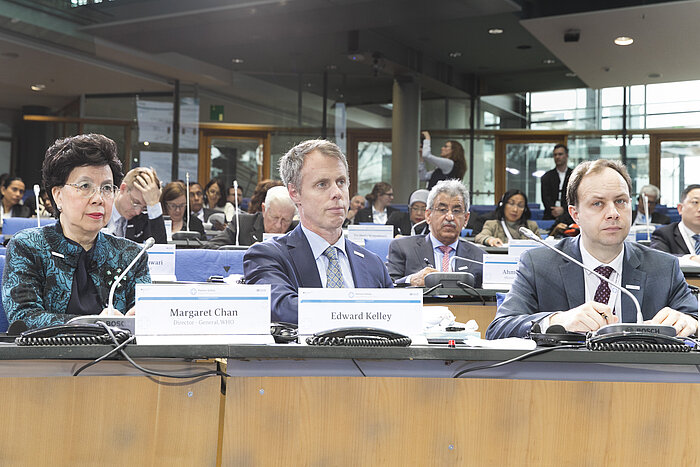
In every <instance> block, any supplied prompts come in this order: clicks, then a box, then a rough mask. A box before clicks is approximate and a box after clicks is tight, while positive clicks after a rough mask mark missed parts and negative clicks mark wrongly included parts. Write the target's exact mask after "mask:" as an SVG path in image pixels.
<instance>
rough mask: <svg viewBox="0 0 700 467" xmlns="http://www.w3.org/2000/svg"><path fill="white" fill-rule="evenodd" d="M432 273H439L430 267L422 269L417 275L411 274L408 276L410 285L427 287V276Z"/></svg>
mask: <svg viewBox="0 0 700 467" xmlns="http://www.w3.org/2000/svg"><path fill="white" fill-rule="evenodd" d="M431 272H438V270H437V269H435V268H431V267H430V266H428V267H425V268H423V269H421V270H420V271H418V272H417V273H415V274H411V275H410V276H408V279H409V282H410V284H411V285H412V286H414V287H423V286H425V276H427V275H428V274H430V273H431Z"/></svg>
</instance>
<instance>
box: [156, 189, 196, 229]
mask: <svg viewBox="0 0 700 467" xmlns="http://www.w3.org/2000/svg"><path fill="white" fill-rule="evenodd" d="M160 205H161V206H162V207H163V214H165V215H166V216H170V220H171V221H172V233H176V232H180V231H182V230H191V231H193V232H198V233H199V238H200V239H202V240H204V239H205V238H206V236H205V234H204V226H203V225H202V221H200V220H199V218H198V217H197V216H187V215H186V214H185V211H186V210H187V189H186V188H185V184H184V183H182V182H170V183H168V184H167V185H165V188H163V192H162V193H161V195H160ZM188 217H189V229H188V228H187V221H188Z"/></svg>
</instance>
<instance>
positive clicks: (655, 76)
mask: <svg viewBox="0 0 700 467" xmlns="http://www.w3.org/2000/svg"><path fill="white" fill-rule="evenodd" d="M661 76H662V75H661V73H649V74H648V75H647V77H648V78H661Z"/></svg>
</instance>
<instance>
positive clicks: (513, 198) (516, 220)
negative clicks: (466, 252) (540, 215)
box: [474, 189, 539, 246]
mask: <svg viewBox="0 0 700 467" xmlns="http://www.w3.org/2000/svg"><path fill="white" fill-rule="evenodd" d="M529 219H530V208H529V207H528V206H527V197H526V196H525V193H523V192H522V191H520V190H518V189H512V190H508V191H506V192H505V194H504V195H503V197H502V198H501V201H500V202H499V203H498V207H497V208H496V219H494V220H488V221H486V222H485V223H484V228H483V229H482V230H481V232H479V234H478V235H477V236H476V237H475V238H474V243H483V244H484V245H486V246H503V245H504V244H505V243H509V242H510V240H511V239H515V240H523V239H526V238H527V237H526V236H524V235H522V234H521V233H520V232H519V230H518V229H520V227H527V228H528V229H530V230H532V231H533V232H534V233H535V235H539V229H538V227H537V223H536V222H535V221H531V220H529Z"/></svg>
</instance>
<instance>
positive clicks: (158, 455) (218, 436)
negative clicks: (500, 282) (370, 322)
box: [0, 345, 700, 466]
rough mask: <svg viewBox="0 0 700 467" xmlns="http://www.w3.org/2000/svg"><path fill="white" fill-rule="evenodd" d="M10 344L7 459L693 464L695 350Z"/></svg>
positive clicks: (698, 402)
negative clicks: (118, 348) (155, 373)
mask: <svg viewBox="0 0 700 467" xmlns="http://www.w3.org/2000/svg"><path fill="white" fill-rule="evenodd" d="M109 349H110V348H109V347H107V346H55V347H24V348H21V347H17V346H14V345H4V346H2V347H0V388H1V389H2V391H3V393H4V397H3V398H2V402H0V410H2V413H3V415H4V422H5V423H4V425H5V430H4V433H3V436H2V438H0V464H2V465H20V464H21V465H97V464H99V465H188V466H191V465H225V466H229V465H235V466H248V465H250V466H258V465H266V466H267V465H285V466H286V465H323V466H325V465H353V466H354V465H673V464H677V465H697V464H698V462H699V461H700V459H699V457H700V451H699V450H698V439H697V437H698V436H697V430H695V429H694V422H695V420H697V417H698V415H700V413H699V412H700V397H698V396H700V385H698V384H697V383H700V373H698V365H700V354H698V353H696V352H692V353H661V352H648V353H644V352H594V351H588V350H583V349H560V350H553V351H551V352H548V353H544V354H540V355H535V356H532V357H530V358H529V359H527V360H524V361H521V362H515V363H510V364H507V365H504V366H501V367H497V368H489V369H482V370H477V371H473V372H470V373H466V374H465V375H464V376H463V377H461V378H458V379H455V378H453V376H455V375H456V374H457V372H459V371H461V370H464V369H467V368H472V367H476V366H484V365H488V364H491V363H493V362H500V361H504V360H507V359H511V358H514V357H518V356H522V355H523V354H525V353H526V351H524V350H506V349H485V348H469V347H462V346H458V347H456V348H451V347H448V346H444V345H441V346H412V347H408V348H370V347H310V346H305V345H262V346H261V345H229V346H226V345H211V346H206V345H205V346H140V345H135V346H129V347H128V349H127V351H128V353H129V355H130V356H131V357H132V358H134V359H135V360H136V361H137V362H138V363H139V364H141V365H143V366H146V367H148V368H157V369H159V370H160V371H169V372H180V373H182V372H192V371H200V370H202V369H214V368H216V367H220V368H221V369H222V370H225V371H226V372H227V373H228V374H229V375H230V377H228V378H226V377H219V376H215V377H208V378H198V379H189V380H176V379H171V378H165V377H152V376H145V375H143V374H140V373H138V372H137V371H136V370H134V369H132V368H131V367H130V366H129V365H128V364H127V363H126V362H125V361H123V360H107V361H102V362H100V363H98V364H96V365H94V366H91V367H90V368H88V369H86V370H85V371H84V372H83V373H82V374H81V375H80V376H76V377H74V376H70V375H71V374H72V373H73V372H74V371H75V370H76V369H77V368H79V367H80V366H82V365H84V364H85V363H87V362H88V361H89V360H91V359H95V358H97V357H99V356H101V355H103V354H105V353H106V352H108V351H109Z"/></svg>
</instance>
